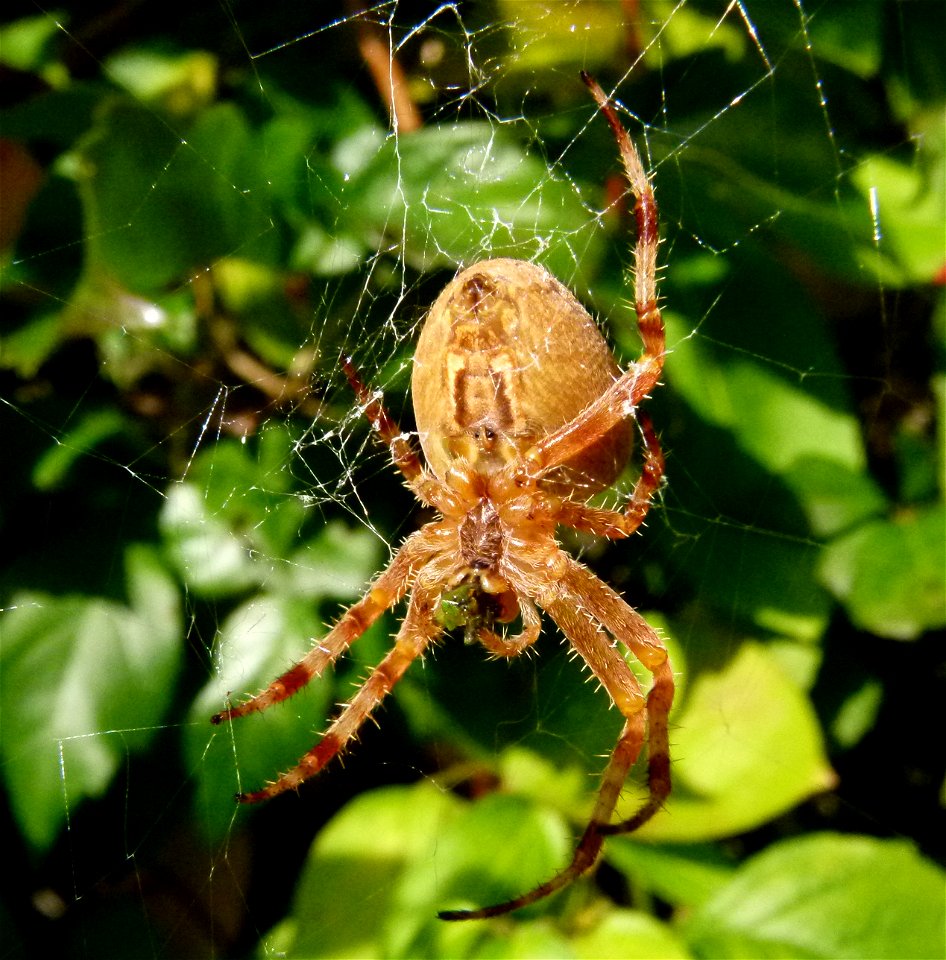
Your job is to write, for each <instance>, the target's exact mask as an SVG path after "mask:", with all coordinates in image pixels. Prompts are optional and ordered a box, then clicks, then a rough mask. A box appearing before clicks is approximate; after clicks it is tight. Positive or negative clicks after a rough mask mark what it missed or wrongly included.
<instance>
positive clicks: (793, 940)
mask: <svg viewBox="0 0 946 960" xmlns="http://www.w3.org/2000/svg"><path fill="white" fill-rule="evenodd" d="M944 883H946V876H944V874H943V872H942V870H940V869H939V868H937V867H936V866H934V865H933V864H932V863H930V862H929V861H927V860H924V859H922V858H921V857H920V856H918V855H917V853H916V851H915V850H914V849H913V847H912V846H911V845H910V844H909V843H906V842H904V841H900V840H877V839H874V838H872V837H858V836H840V835H837V834H827V833H826V834H813V835H811V836H808V837H804V838H799V839H796V840H786V841H783V842H781V843H777V844H773V845H772V846H771V847H770V848H769V849H768V850H766V851H764V852H763V853H760V854H758V855H757V856H755V857H753V858H752V859H751V860H749V861H748V862H747V863H746V864H745V865H744V866H743V867H742V868H741V870H740V871H739V872H738V873H737V874H736V876H734V877H733V880H732V881H731V882H730V884H729V885H728V886H727V887H726V888H724V889H723V890H721V891H720V893H719V894H718V895H717V896H716V897H714V898H713V899H712V900H711V901H710V902H709V903H707V904H705V905H704V906H703V907H702V908H701V909H699V910H697V911H696V913H695V914H694V916H693V917H692V919H691V920H690V921H689V922H688V923H687V925H686V927H685V931H686V936H687V941H688V942H689V943H690V944H691V946H692V947H693V948H694V949H695V950H696V951H698V954H699V955H700V956H713V957H746V956H753V957H771V958H776V957H785V958H793V960H794V958H799V957H805V958H816V957H823V958H826V960H835V958H842V957H851V958H863V957H890V958H893V957H898V958H899V957H903V958H909V957H915V958H923V960H926V958H930V957H941V956H942V955H943V925H944V922H946V906H944V898H943V888H944Z"/></svg>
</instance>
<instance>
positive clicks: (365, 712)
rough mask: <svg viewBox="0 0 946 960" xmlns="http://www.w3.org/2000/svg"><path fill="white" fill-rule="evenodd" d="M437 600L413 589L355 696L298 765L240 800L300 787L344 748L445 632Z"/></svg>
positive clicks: (253, 800)
mask: <svg viewBox="0 0 946 960" xmlns="http://www.w3.org/2000/svg"><path fill="white" fill-rule="evenodd" d="M435 600H436V597H435V596H433V597H432V596H431V595H430V594H429V593H428V592H427V591H424V590H420V589H415V590H414V592H413V593H412V595H411V599H410V602H409V603H408V607H407V614H406V615H405V617H404V620H403V621H402V623H401V629H400V630H399V631H398V634H397V637H396V639H395V641H394V646H393V647H392V648H391V650H389V651H388V653H387V655H386V656H385V657H384V659H383V660H382V661H381V662H380V663H379V664H378V665H377V666H376V667H375V668H374V670H372V671H371V674H370V675H369V677H368V679H367V680H365V682H364V683H363V684H362V685H361V686H360V687H359V688H358V691H357V692H356V693H355V696H354V697H353V698H352V699H351V700H350V701H349V702H348V704H347V705H346V706H345V708H344V710H342V712H341V713H340V714H339V715H338V717H337V718H336V719H335V721H334V722H333V723H332V724H331V726H330V727H329V728H328V730H326V731H325V733H324V734H323V735H322V737H321V739H320V740H319V742H318V743H317V744H316V745H315V746H314V747H313V748H312V749H311V750H309V751H308V752H307V753H305V754H303V756H302V757H301V758H300V760H299V762H298V763H297V764H296V766H294V767H293V768H292V769H291V770H287V771H286V772H285V773H283V774H281V775H280V776H279V779H277V780H276V781H274V782H273V783H270V784H268V785H267V786H265V787H263V788H262V789H261V790H256V791H254V792H253V793H244V794H240V796H239V797H238V799H239V800H240V802H241V803H258V802H259V801H261V800H269V799H270V798H272V797H275V796H278V795H279V794H280V793H285V792H286V791H287V790H294V789H297V788H298V787H299V786H300V785H301V784H302V783H303V782H304V781H305V780H308V779H309V778H310V777H313V776H315V774H317V773H318V772H319V771H320V770H321V769H322V768H323V767H324V766H325V765H326V764H327V763H328V762H329V761H330V760H332V759H333V758H334V757H335V756H337V755H338V754H339V753H340V752H341V751H342V750H344V749H345V747H346V746H347V745H348V742H349V741H350V740H351V739H352V738H353V737H354V736H355V735H356V734H357V733H358V730H359V729H360V728H361V725H362V724H363V723H364V722H365V720H367V719H368V717H369V716H370V715H371V713H372V711H373V710H374V709H375V707H377V705H378V704H379V703H380V702H381V701H382V700H383V699H384V698H385V697H386V696H387V695H388V694H389V693H390V692H391V690H392V688H393V687H394V685H395V684H396V683H397V682H398V680H400V679H401V677H402V676H404V673H405V671H406V670H407V668H408V667H409V666H410V665H411V664H412V663H413V662H414V661H415V660H416V659H417V658H418V657H419V656H421V654H423V652H424V650H426V648H427V647H428V645H429V644H430V643H431V642H432V641H434V640H436V638H437V637H438V636H439V635H440V633H441V632H442V627H440V625H439V624H438V623H437V622H436V621H435V619H434V616H433V604H434V602H435Z"/></svg>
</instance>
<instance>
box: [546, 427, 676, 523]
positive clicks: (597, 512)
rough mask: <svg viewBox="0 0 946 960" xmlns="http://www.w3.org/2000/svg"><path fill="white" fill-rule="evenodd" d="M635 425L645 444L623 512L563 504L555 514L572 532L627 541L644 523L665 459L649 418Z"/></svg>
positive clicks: (657, 488)
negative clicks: (636, 475)
mask: <svg viewBox="0 0 946 960" xmlns="http://www.w3.org/2000/svg"><path fill="white" fill-rule="evenodd" d="M637 422H638V426H639V427H640V431H641V437H642V438H643V441H644V465H643V468H642V469H641V475H640V476H639V477H638V478H637V483H636V484H635V485H634V491H633V493H632V494H631V496H630V499H629V500H628V502H627V507H626V508H625V509H624V512H623V513H618V512H617V511H616V510H604V509H601V508H598V507H589V506H587V505H586V504H584V503H581V502H580V501H578V500H563V501H562V502H561V506H560V509H559V514H558V521H559V523H561V524H563V525H564V526H568V527H573V528H574V529H575V530H584V531H586V532H588V533H593V534H595V535H596V536H599V537H608V538H610V539H611V540H617V539H620V538H621V537H629V536H630V535H631V534H632V533H634V531H635V530H637V528H638V527H640V525H641V524H642V523H643V522H644V518H645V517H646V516H647V513H648V511H649V510H650V507H651V503H652V502H653V497H654V494H655V493H656V492H657V491H658V490H659V489H660V482H661V480H662V478H663V473H664V457H663V451H662V450H661V449H660V441H659V440H658V439H657V434H656V433H655V432H654V425H653V423H652V422H651V419H650V416H649V415H648V414H646V413H643V412H640V413H638V415H637Z"/></svg>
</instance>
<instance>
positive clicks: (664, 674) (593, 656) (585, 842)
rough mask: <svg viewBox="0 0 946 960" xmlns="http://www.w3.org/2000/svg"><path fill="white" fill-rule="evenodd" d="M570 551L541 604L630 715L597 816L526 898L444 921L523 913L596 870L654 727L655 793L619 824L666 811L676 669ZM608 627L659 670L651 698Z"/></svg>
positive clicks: (651, 766) (637, 619) (452, 914)
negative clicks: (561, 863)
mask: <svg viewBox="0 0 946 960" xmlns="http://www.w3.org/2000/svg"><path fill="white" fill-rule="evenodd" d="M563 555H564V556H565V557H566V558H567V569H566V572H565V575H564V577H563V578H562V590H561V591H556V592H555V595H553V596H550V597H542V598H541V599H540V600H539V603H540V605H541V606H542V608H543V609H544V610H545V611H546V612H547V613H548V614H549V616H550V617H551V618H552V619H553V620H554V621H555V623H556V624H558V626H559V628H560V629H561V631H562V633H563V634H564V635H565V636H566V637H567V639H568V640H569V642H570V643H571V644H572V646H573V647H574V649H575V651H576V652H577V653H578V654H579V655H580V656H581V657H582V659H583V660H584V661H585V662H586V663H587V664H588V666H589V667H590V668H591V670H592V672H593V673H594V674H595V676H596V677H597V678H598V680H599V681H600V682H601V685H602V686H603V687H604V688H605V689H606V690H607V692H608V695H609V696H610V697H611V700H612V701H613V702H614V704H615V705H616V706H617V708H618V709H619V710H620V711H621V714H622V715H623V716H624V718H625V724H624V728H623V730H622V731H621V735H620V737H619V739H618V742H617V745H616V746H615V748H614V751H613V752H612V754H611V758H610V760H609V761H608V766H607V768H606V769H605V772H604V775H603V777H602V781H601V788H600V791H599V793H598V798H597V800H596V802H595V807H594V811H593V812H592V816H591V821H590V823H589V824H588V826H587V828H586V829H585V832H584V833H583V834H582V837H581V840H580V841H579V843H578V846H577V847H576V848H575V853H574V856H573V857H572V861H571V863H570V864H569V865H568V866H567V867H566V868H565V869H564V870H562V871H561V872H560V873H558V874H556V875H555V876H554V877H552V878H551V879H550V880H547V881H546V882H545V883H543V884H540V885H539V886H538V887H536V888H535V889H534V890H531V891H530V892H529V893H526V894H523V895H522V896H520V897H516V898H515V899H513V900H509V901H506V902H504V903H497V904H494V905H492V906H489V907H483V908H480V909H476V910H445V911H441V912H440V913H439V914H438V916H439V917H440V918H441V919H442V920H481V919H485V918H487V917H496V916H500V915H501V914H504V913H509V912H511V911H513V910H519V909H521V908H522V907H525V906H528V905H529V904H531V903H535V902H536V901H538V900H541V899H543V898H544V897H547V896H549V895H550V894H553V893H555V892H556V891H558V890H561V889H562V888H563V887H566V886H568V885H569V884H570V883H572V882H573V881H574V880H576V879H577V878H578V877H580V876H581V875H582V874H583V873H586V872H587V871H588V870H590V869H591V868H592V867H593V866H594V864H595V862H596V861H597V859H598V856H599V855H600V853H601V847H602V844H603V843H604V837H605V835H606V834H610V833H617V832H623V830H622V829H614V827H613V826H612V825H611V824H610V823H609V821H610V819H611V816H612V815H613V813H614V809H615V807H616V806H617V802H618V798H619V797H620V794H621V790H622V788H623V786H624V782H625V780H626V779H627V775H628V773H629V772H630V770H631V767H633V766H634V764H635V763H636V761H637V758H638V757H639V756H640V753H641V750H642V748H643V745H644V741H645V738H647V735H648V728H650V729H649V736H650V741H649V743H650V746H649V748H648V750H649V753H648V780H649V790H650V797H649V799H648V801H647V803H646V804H645V806H644V807H643V808H642V809H641V810H640V811H639V812H638V813H637V814H636V815H635V816H634V817H633V818H631V819H630V820H628V821H625V823H624V824H619V825H615V826H617V827H619V828H624V827H625V824H627V827H626V829H628V830H630V829H635V828H636V827H638V826H640V825H641V824H642V823H644V822H645V821H646V820H648V819H650V817H651V816H653V814H654V813H656V812H657V810H659V809H660V807H661V805H662V804H663V801H664V800H665V799H666V797H667V795H668V793H669V791H670V764H669V748H668V745H667V735H666V730H667V722H666V721H667V717H666V715H667V713H668V712H669V709H670V703H671V702H672V700H673V674H672V671H671V670H670V663H669V661H668V660H667V654H666V650H665V649H664V647H663V644H662V643H661V641H660V638H659V637H658V636H657V635H656V633H654V631H653V630H652V629H651V627H650V626H648V624H647V623H646V621H645V620H644V619H643V617H641V616H640V614H638V613H637V612H636V611H634V610H633V609H632V608H631V607H629V606H628V605H627V604H626V603H625V602H624V601H623V600H622V599H621V598H620V597H619V596H618V595H617V594H616V593H615V592H614V591H613V590H612V589H611V588H610V587H608V586H607V585H606V584H604V583H602V582H601V581H600V580H598V579H597V577H595V576H594V574H592V573H591V571H590V570H588V569H586V568H585V567H583V566H582V565H581V564H580V563H578V562H577V561H576V560H573V559H572V558H571V557H568V556H567V554H563ZM576 599H577V601H578V602H577V603H576ZM602 628H603V629H602ZM605 630H607V631H608V633H610V634H611V635H612V636H614V637H615V638H616V639H619V640H620V641H621V642H622V643H623V644H625V645H626V646H627V647H628V649H630V650H631V652H632V653H634V655H635V656H637V658H638V659H639V660H640V661H641V662H642V663H643V664H644V666H645V667H647V668H648V669H649V670H651V671H653V673H654V684H653V686H652V687H651V690H650V692H649V693H648V695H647V697H646V698H645V697H644V694H643V692H642V691H641V688H640V684H639V683H638V682H637V678H636V677H635V676H634V673H633V671H632V670H631V668H630V667H629V666H628V664H627V661H626V660H625V659H624V657H623V656H622V654H621V652H620V650H619V649H617V648H616V647H615V646H614V645H613V644H612V643H611V641H610V639H609V638H608V636H607V635H606V634H605V632H604V631H605Z"/></svg>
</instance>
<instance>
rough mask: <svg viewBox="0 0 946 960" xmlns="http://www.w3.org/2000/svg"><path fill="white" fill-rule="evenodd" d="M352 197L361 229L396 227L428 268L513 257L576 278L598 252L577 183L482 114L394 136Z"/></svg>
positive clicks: (385, 231) (412, 256) (406, 247)
mask: <svg viewBox="0 0 946 960" xmlns="http://www.w3.org/2000/svg"><path fill="white" fill-rule="evenodd" d="M350 199H351V201H352V204H353V209H352V214H357V215H358V218H359V221H358V222H359V227H360V229H359V232H361V233H362V234H364V233H365V232H368V233H370V234H374V235H375V236H376V237H378V238H381V237H383V236H385V235H393V237H394V239H395V240H397V241H398V242H399V243H402V244H403V252H404V256H405V257H406V259H407V260H408V261H409V262H410V263H411V264H412V265H414V266H415V267H417V268H418V269H422V270H433V269H436V268H438V267H439V268H443V267H455V266H457V265H458V264H469V263H473V262H474V261H475V260H478V259H485V258H487V257H497V256H508V257H518V258H520V259H524V260H531V259H537V260H539V261H540V262H541V263H543V264H544V265H545V266H546V267H547V268H548V269H549V270H550V271H551V272H552V273H553V274H556V275H557V276H560V277H566V278H573V277H575V275H576V271H579V270H581V271H586V272H588V273H590V272H591V270H592V268H593V266H594V264H595V262H596V261H597V259H598V257H599V255H600V238H599V236H598V234H599V231H598V229H597V224H596V221H595V220H594V218H593V217H590V216H589V214H588V211H587V210H586V209H585V207H584V206H583V205H582V203H581V201H580V200H579V198H578V196H577V194H576V192H575V190H574V188H573V186H572V185H571V184H570V183H569V182H568V181H567V180H559V179H556V178H553V177H552V176H551V175H550V173H549V169H548V167H547V165H546V164H545V163H544V161H541V160H540V159H539V158H538V157H536V155H535V154H534V153H527V152H526V151H525V150H524V149H523V148H522V146H521V145H520V144H519V143H517V142H516V141H515V140H514V139H513V138H512V137H511V136H509V135H508V134H507V133H505V132H504V130H503V129H502V128H500V129H498V130H497V129H496V128H495V127H493V126H491V125H490V124H486V123H457V124H453V125H451V126H444V127H430V128H426V129H423V130H418V131H416V132H414V133H412V134H411V135H410V136H405V137H400V138H397V139H396V140H395V139H394V138H390V139H388V140H387V141H386V142H385V144H384V146H383V147H382V148H381V150H380V151H379V152H378V154H377V156H376V157H375V159H374V161H373V162H372V164H371V165H370V166H369V167H367V168H366V169H365V170H364V171H363V172H362V174H361V175H360V176H359V177H358V178H357V179H356V180H355V181H354V183H353V184H352V188H351V197H350ZM355 225H356V222H354V221H349V226H350V227H352V228H354V227H355Z"/></svg>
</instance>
